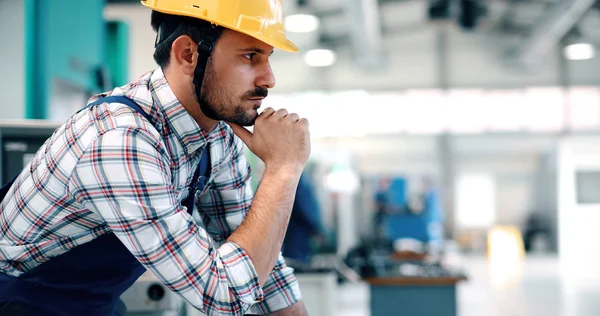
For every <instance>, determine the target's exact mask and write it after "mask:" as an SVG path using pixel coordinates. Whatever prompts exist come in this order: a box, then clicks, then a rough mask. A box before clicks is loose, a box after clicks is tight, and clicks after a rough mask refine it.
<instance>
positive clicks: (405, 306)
mask: <svg viewBox="0 0 600 316" xmlns="http://www.w3.org/2000/svg"><path fill="white" fill-rule="evenodd" d="M464 280H466V278H465V277H464V276H456V277H454V276H444V277H406V276H384V277H372V278H367V279H365V281H366V282H367V283H368V284H369V288H370V292H371V316H394V315H402V316H456V315H457V306H456V285H457V284H458V283H459V282H461V281H464Z"/></svg>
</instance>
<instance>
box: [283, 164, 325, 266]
mask: <svg viewBox="0 0 600 316" xmlns="http://www.w3.org/2000/svg"><path fill="white" fill-rule="evenodd" d="M322 222H323V221H322V215H321V206H320V205H319V201H318V199H317V196H316V194H315V189H314V183H313V180H312V179H311V177H310V175H309V174H308V173H306V172H304V173H302V176H301V177H300V182H299V183H298V189H297V190H296V198H295V200H294V206H293V207H292V216H291V217H290V223H289V224H288V229H287V232H286V234H285V239H284V241H283V250H282V253H283V256H284V257H285V258H286V259H287V258H291V259H293V260H295V261H298V262H299V263H302V264H309V263H310V259H311V257H312V255H313V254H314V251H315V243H321V242H322V241H323V239H324V227H323V223H322Z"/></svg>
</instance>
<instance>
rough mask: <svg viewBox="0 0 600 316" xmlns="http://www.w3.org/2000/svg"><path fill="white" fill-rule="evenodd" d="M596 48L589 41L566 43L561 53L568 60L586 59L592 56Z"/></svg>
mask: <svg viewBox="0 0 600 316" xmlns="http://www.w3.org/2000/svg"><path fill="white" fill-rule="evenodd" d="M595 53H596V49H595V48H594V45H592V44H589V43H577V44H571V45H567V46H565V47H564V49H563V54H564V56H565V58H566V59H568V60H586V59H592V58H594V55H595Z"/></svg>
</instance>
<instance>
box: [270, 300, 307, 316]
mask: <svg viewBox="0 0 600 316" xmlns="http://www.w3.org/2000/svg"><path fill="white" fill-rule="evenodd" d="M270 315H271V316H308V312H307V311H306V307H305V306H304V303H303V302H302V301H300V302H298V303H296V304H294V305H292V306H290V307H288V308H286V309H282V310H280V311H276V312H274V313H271V314H270Z"/></svg>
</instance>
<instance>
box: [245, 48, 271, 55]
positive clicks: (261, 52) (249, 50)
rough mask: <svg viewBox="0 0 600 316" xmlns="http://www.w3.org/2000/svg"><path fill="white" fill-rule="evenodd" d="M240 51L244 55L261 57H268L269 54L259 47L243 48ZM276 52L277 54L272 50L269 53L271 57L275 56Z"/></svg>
mask: <svg viewBox="0 0 600 316" xmlns="http://www.w3.org/2000/svg"><path fill="white" fill-rule="evenodd" d="M239 51H240V52H243V53H258V54H261V55H266V54H267V52H266V51H265V50H264V49H262V48H258V47H249V48H242V49H240V50H239ZM274 52H275V50H272V51H271V52H270V53H269V56H271V55H273V53H274Z"/></svg>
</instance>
